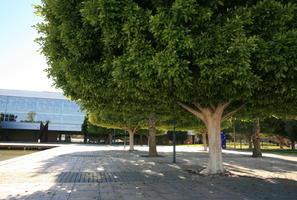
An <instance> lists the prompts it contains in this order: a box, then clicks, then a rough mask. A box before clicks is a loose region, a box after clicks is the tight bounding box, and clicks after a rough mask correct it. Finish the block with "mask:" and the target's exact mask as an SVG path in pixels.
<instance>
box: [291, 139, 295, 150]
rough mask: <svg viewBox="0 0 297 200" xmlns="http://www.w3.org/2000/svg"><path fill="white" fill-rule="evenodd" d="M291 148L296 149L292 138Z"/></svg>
mask: <svg viewBox="0 0 297 200" xmlns="http://www.w3.org/2000/svg"><path fill="white" fill-rule="evenodd" d="M291 150H295V141H294V140H291Z"/></svg>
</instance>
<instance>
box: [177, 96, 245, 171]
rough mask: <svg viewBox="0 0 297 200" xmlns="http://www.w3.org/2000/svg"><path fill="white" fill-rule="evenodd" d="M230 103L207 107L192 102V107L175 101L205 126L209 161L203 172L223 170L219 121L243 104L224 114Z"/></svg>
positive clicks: (235, 111) (234, 112)
mask: <svg viewBox="0 0 297 200" xmlns="http://www.w3.org/2000/svg"><path fill="white" fill-rule="evenodd" d="M231 103H232V101H228V102H225V103H219V104H216V105H215V104H209V105H208V107H203V106H201V105H200V104H199V103H197V102H196V103H195V102H194V103H192V105H194V106H195V108H193V107H192V106H190V105H188V104H186V103H182V102H177V104H178V105H180V106H181V107H183V108H184V109H185V110H187V111H189V112H190V113H192V114H194V115H195V116H196V117H197V118H199V119H200V120H202V121H203V122H204V124H205V125H206V127H207V132H208V148H209V162H208V166H207V168H206V169H204V170H202V171H201V173H203V174H222V173H224V172H225V170H224V167H223V156H222V148H221V133H220V132H221V123H222V122H223V121H224V120H227V119H228V118H230V117H232V116H233V115H235V114H236V113H237V112H238V111H240V110H241V109H242V108H243V107H244V106H245V104H242V105H241V106H239V107H238V108H237V109H234V110H232V111H230V112H228V113H225V114H224V110H225V109H226V108H227V107H228V106H229V105H230V104H231Z"/></svg>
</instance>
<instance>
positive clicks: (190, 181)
mask: <svg viewBox="0 0 297 200" xmlns="http://www.w3.org/2000/svg"><path fill="white" fill-rule="evenodd" d="M61 150H63V148H61ZM45 152H46V151H45ZM143 154H144V152H143V151H136V152H129V151H119V150H108V151H104V150H86V151H81V150H80V151H76V152H72V153H67V152H63V151H62V152H60V154H58V155H57V156H52V157H51V158H49V159H44V160H42V161H40V165H39V166H38V167H36V168H35V169H34V170H33V171H32V173H30V174H28V176H29V177H28V178H29V179H28V181H27V183H26V184H15V185H14V184H7V185H2V186H1V188H2V190H3V191H4V190H6V189H5V187H7V188H9V187H10V188H11V187H15V188H14V189H15V190H14V191H13V190H12V191H11V193H10V194H9V192H8V193H5V192H4V193H2V192H0V194H1V197H2V198H3V197H4V199H51V200H54V199H68V198H70V197H71V198H75V197H76V198H79V197H82V196H84V197H85V198H84V199H104V198H103V197H104V195H105V197H106V198H105V199H108V195H107V193H113V192H114V193H115V194H113V195H114V198H115V199H121V195H122V197H123V196H124V195H125V194H126V193H127V194H128V193H129V194H131V195H138V193H137V192H139V191H141V194H143V196H141V197H140V196H139V199H152V198H153V192H155V193H160V194H162V195H163V197H164V198H163V197H162V195H161V196H160V199H168V198H167V197H171V196H172V197H174V198H175V199H178V198H177V197H179V195H180V194H183V195H181V196H180V199H194V198H196V197H198V196H200V197H204V196H205V198H201V199H209V198H210V199H226V198H227V197H228V195H229V197H232V195H233V196H234V197H235V198H233V199H265V200H268V199H272V200H274V199H296V196H297V194H296V186H297V182H296V181H295V180H290V179H282V178H276V177H274V178H267V179H263V178H259V177H256V176H257V175H256V174H255V170H262V171H267V172H272V173H274V172H278V173H280V172H286V173H296V165H295V166H294V163H295V162H294V161H288V162H287V160H283V159H278V158H266V157H265V158H261V159H256V160H255V159H254V158H250V157H247V156H242V155H230V154H224V161H225V166H226V167H227V169H228V170H230V171H233V172H238V173H242V174H245V175H246V176H229V177H221V176H197V175H195V174H191V173H188V172H186V171H185V169H189V168H194V169H200V168H203V167H205V166H206V164H207V161H208V155H207V153H205V152H178V153H177V163H176V164H175V163H172V153H168V152H167V153H161V155H163V157H155V158H148V157H142V156H141V155H143ZM28 162H29V161H28ZM261 162H262V164H261ZM263 163H264V164H263ZM16 175H17V174H16ZM47 175H49V177H52V179H51V180H50V181H49V179H46V176H47ZM26 185H27V186H26ZM136 187H139V188H142V189H139V190H138V191H137V190H135V188H136ZM133 188H134V190H133ZM2 190H0V191H2ZM26 191H27V192H26ZM271 191H273V192H271ZM116 193H118V194H116ZM5 194H7V195H6V196H4V195H5ZM12 194H15V195H12ZM139 194H140V193H139ZM109 195H111V194H109ZM226 195H227V196H226ZM230 195H231V196H230ZM221 197H224V198H221ZM225 197H226V198H225ZM123 199H125V198H124V197H123ZM229 199H232V198H229Z"/></svg>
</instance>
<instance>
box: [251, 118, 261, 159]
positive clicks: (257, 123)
mask: <svg viewBox="0 0 297 200" xmlns="http://www.w3.org/2000/svg"><path fill="white" fill-rule="evenodd" d="M254 131H255V132H254V136H253V144H254V149H253V157H262V153H261V146H260V120H259V119H256V120H255V121H254Z"/></svg>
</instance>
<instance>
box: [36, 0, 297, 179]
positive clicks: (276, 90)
mask: <svg viewBox="0 0 297 200" xmlns="http://www.w3.org/2000/svg"><path fill="white" fill-rule="evenodd" d="M36 8H37V14H38V15H40V16H42V17H43V18H44V22H43V23H40V24H38V25H37V29H38V30H39V32H40V33H41V34H42V35H41V37H40V38H38V39H37V41H38V42H39V43H40V44H41V47H42V52H43V54H44V55H45V56H46V57H47V60H48V65H49V67H48V69H47V71H48V74H49V76H50V77H52V78H53V80H54V82H55V84H56V86H57V87H59V88H61V89H62V90H63V91H64V93H65V95H67V96H69V97H70V98H72V99H73V100H76V101H79V102H80V103H81V104H82V106H83V107H84V108H85V109H87V110H88V111H89V112H90V113H92V114H94V116H96V119H97V122H96V123H100V124H103V123H104V124H105V123H106V124H108V126H110V125H114V126H116V127H119V126H121V127H122V126H123V123H122V122H120V123H118V120H113V118H117V117H118V119H119V120H122V119H124V121H125V123H127V124H130V125H131V127H134V128H138V127H142V126H146V127H147V128H148V130H149V147H150V148H149V155H150V156H157V150H156V141H155V134H156V127H158V129H162V128H167V129H168V126H169V123H168V122H172V121H173V120H174V119H175V120H176V121H178V122H181V121H182V122H185V123H180V124H177V128H178V129H185V130H189V129H190V130H193V129H199V128H201V126H204V129H207V132H208V138H209V164H208V167H207V168H206V169H205V170H203V172H202V173H205V174H217V173H224V167H223V159H222V152H221V147H220V130H221V125H222V123H223V122H226V121H228V119H229V118H230V117H232V116H233V115H235V114H236V113H238V112H239V111H241V112H240V115H239V116H238V117H240V118H241V119H247V118H248V119H257V118H260V117H264V116H265V117H266V116H268V117H269V116H272V115H284V114H287V115H290V116H292V115H295V114H296V112H295V107H296V100H297V85H296V78H297V68H296V67H297V54H296V52H297V14H296V13H297V6H296V2H295V1H294V0H286V1H284V0H260V1H252V0H245V1H230V0H220V1H201V0H199V1H198V0H187V1H184V0H162V1H155V0H95V1H94V0H73V1H71V2H66V1H63V0H55V1H52V0H42V5H40V6H36ZM243 108H245V109H244V110H243ZM102 116H103V117H102ZM107 116H109V117H107ZM94 118H95V117H94ZM105 119H112V120H111V121H112V123H110V121H108V122H105ZM113 122H115V123H113ZM170 124H172V123H170ZM170 126H171V127H172V125H170ZM125 127H126V128H127V127H128V126H125ZM131 127H130V128H131ZM257 127H259V126H257ZM130 132H131V133H132V132H133V131H132V130H131V131H130Z"/></svg>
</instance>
